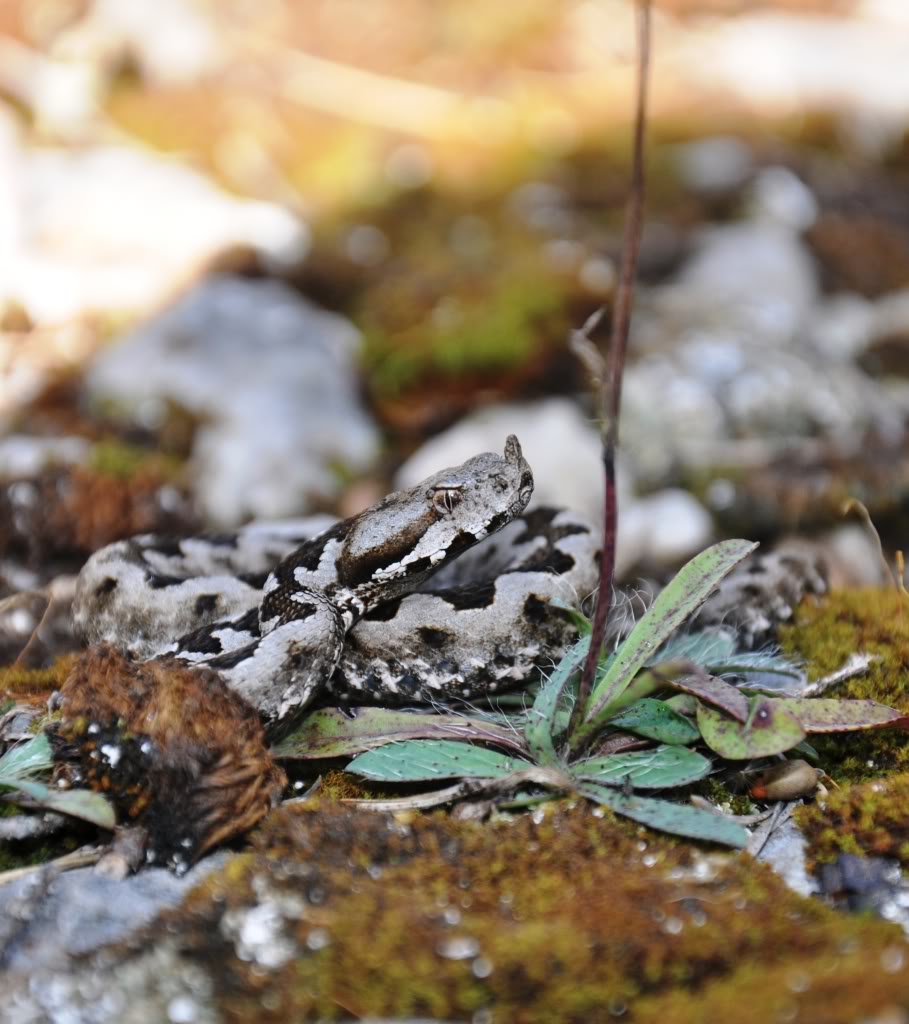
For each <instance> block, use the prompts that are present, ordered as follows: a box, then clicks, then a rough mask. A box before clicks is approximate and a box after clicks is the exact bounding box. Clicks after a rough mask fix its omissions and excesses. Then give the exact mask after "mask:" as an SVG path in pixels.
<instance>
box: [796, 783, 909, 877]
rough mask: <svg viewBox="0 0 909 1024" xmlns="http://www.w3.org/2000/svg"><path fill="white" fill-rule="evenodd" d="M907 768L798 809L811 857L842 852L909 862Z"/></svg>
mask: <svg viewBox="0 0 909 1024" xmlns="http://www.w3.org/2000/svg"><path fill="white" fill-rule="evenodd" d="M907 807H909V773H902V774H899V775H894V776H892V777H891V778H888V779H879V780H877V781H875V782H867V783H864V784H862V785H852V786H846V787H844V788H843V789H839V790H834V791H833V792H831V793H828V794H827V795H826V796H825V797H824V798H823V800H818V802H817V803H816V804H814V805H811V806H805V807H800V808H799V809H798V811H797V812H796V814H797V817H798V822H799V825H800V826H801V828H802V830H803V831H804V833H805V836H806V838H807V839H808V853H809V857H810V859H811V860H812V861H814V862H818V861H830V860H834V859H835V858H836V856H837V855H838V854H840V853H855V854H868V855H869V856H876V857H894V858H896V859H897V860H899V861H900V862H901V863H902V864H903V865H904V866H905V865H907V864H909V818H907V816H906V808H907Z"/></svg>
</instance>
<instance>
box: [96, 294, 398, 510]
mask: <svg viewBox="0 0 909 1024" xmlns="http://www.w3.org/2000/svg"><path fill="white" fill-rule="evenodd" d="M358 345H359V337H358V335H357V332H356V331H355V329H354V328H353V327H352V326H351V324H350V323H349V322H348V321H347V320H345V319H343V318H342V317H340V316H337V315H335V314H333V313H326V312H324V311H323V310H320V309H318V308H317V307H315V306H313V305H312V304H311V303H309V302H307V301H306V300H305V299H303V298H301V297H300V296H299V295H298V294H297V293H296V292H294V291H293V290H292V289H290V288H289V287H287V286H286V285H284V284H281V283H279V282H276V281H262V280H259V281H252V280H247V279H245V278H238V277H231V276H227V275H213V276H211V277H209V278H207V279H206V280H203V281H202V282H200V283H199V284H198V285H196V286H195V287H194V288H193V289H191V290H190V291H189V292H188V293H187V294H186V295H185V296H184V297H183V298H182V299H180V300H179V301H178V302H177V303H176V304H175V305H174V306H172V307H171V308H169V309H167V310H166V311H165V312H163V313H162V314H161V315H159V316H157V317H155V318H154V319H152V320H150V321H149V322H148V323H147V324H145V325H144V326H142V327H140V328H139V329H138V330H136V331H134V332H133V333H132V334H130V335H129V336H127V337H126V338H124V339H123V340H122V341H121V342H120V343H119V344H117V345H114V346H111V347H110V348H109V349H106V350H105V351H104V352H103V353H101V354H100V356H99V357H98V359H97V360H96V361H95V363H94V364H93V365H92V367H91V368H90V370H89V372H88V374H87V380H86V388H87V391H88V394H89V396H90V397H91V398H92V399H94V400H96V401H102V400H105V401H108V402H116V403H119V404H120V405H125V406H126V407H127V409H128V411H129V413H130V415H131V416H133V417H135V418H137V419H139V420H140V421H142V420H144V421H145V422H146V423H152V424H153V423H154V422H155V421H156V420H157V419H159V418H160V417H161V416H163V415H164V411H165V409H166V403H167V402H168V401H170V402H175V403H177V404H178V405H180V406H182V407H183V408H185V409H187V410H189V411H190V412H192V413H194V414H195V415H197V416H198V417H200V418H201V419H202V420H203V421H204V423H203V425H202V426H201V427H200V429H199V431H198V433H197V435H196V440H195V447H194V449H193V453H192V461H193V464H194V474H193V478H194V487H195V494H196V498H197V500H198V503H199V505H200V507H201V509H202V511H203V513H204V514H205V515H206V516H207V518H208V519H209V520H210V521H211V522H212V523H215V524H217V525H219V526H231V525H234V524H236V523H238V522H241V521H242V520H244V519H247V518H250V517H252V518H262V519H275V518H281V517H284V516H290V515H296V514H301V513H305V512H307V511H309V510H310V509H311V508H312V506H313V505H314V504H315V503H319V502H324V501H330V500H332V499H333V498H335V497H336V496H337V494H338V493H339V491H340V489H341V483H342V481H341V479H340V477H339V475H338V473H337V467H338V466H343V467H344V468H345V469H346V470H348V471H349V472H351V473H356V472H361V471H363V470H365V469H367V468H368V467H369V465H370V464H371V462H372V460H373V459H374V457H375V455H376V451H377V446H378V437H377V433H376V429H375V426H374V425H373V423H372V421H371V420H370V418H369V417H368V415H367V414H366V413H365V411H364V410H363V409H362V407H361V405H360V402H359V400H358V397H357V393H356V381H355V370H354V357H355V355H356V350H357V347H358Z"/></svg>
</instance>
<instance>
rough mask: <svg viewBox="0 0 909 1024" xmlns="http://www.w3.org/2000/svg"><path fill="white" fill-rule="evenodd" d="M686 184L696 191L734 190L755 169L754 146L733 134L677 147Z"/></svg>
mask: <svg viewBox="0 0 909 1024" xmlns="http://www.w3.org/2000/svg"><path fill="white" fill-rule="evenodd" d="M675 160H676V165H677V167H678V170H679V175H680V177H681V179H682V182H683V184H684V185H685V186H686V187H687V188H689V189H691V190H692V191H694V192H733V191H735V189H737V188H741V187H742V186H743V185H744V184H745V182H746V181H747V180H748V179H749V178H750V177H751V174H752V173H753V171H754V159H753V157H752V155H751V149H750V147H749V146H747V145H746V144H745V143H744V142H742V140H741V139H737V138H736V137H735V136H734V135H714V136H712V137H711V138H707V139H698V140H696V141H695V142H686V143H684V144H683V145H680V146H678V147H676V149H675Z"/></svg>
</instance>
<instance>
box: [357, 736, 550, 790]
mask: <svg viewBox="0 0 909 1024" xmlns="http://www.w3.org/2000/svg"><path fill="white" fill-rule="evenodd" d="M530 767H531V764H530V762H529V761H525V760H524V759H523V758H517V757H508V756H506V755H505V754H500V753H498V752H497V751H495V750H489V749H488V748H487V747H477V746H474V745H473V744H471V743H456V742H453V741H451V740H404V741H403V742H400V743H388V744H386V745H385V746H383V747H379V748H378V749H375V750H368V751H367V752H366V753H365V754H360V755H359V757H355V758H354V759H353V761H351V762H350V764H349V765H347V771H349V772H354V773H355V774H357V775H363V776H365V777H366V778H368V779H374V780H376V781H379V782H430V781H434V780H436V779H451V778H481V779H488V778H504V777H506V776H508V775H511V774H512V773H514V772H519V771H523V770H524V769H527V768H530Z"/></svg>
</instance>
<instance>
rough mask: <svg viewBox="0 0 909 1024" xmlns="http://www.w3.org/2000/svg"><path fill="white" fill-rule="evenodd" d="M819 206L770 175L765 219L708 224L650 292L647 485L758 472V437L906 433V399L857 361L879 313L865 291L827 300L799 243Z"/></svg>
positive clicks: (645, 322)
mask: <svg viewBox="0 0 909 1024" xmlns="http://www.w3.org/2000/svg"><path fill="white" fill-rule="evenodd" d="M814 206H815V204H814V200H813V196H812V194H811V192H810V190H809V189H808V188H807V187H806V186H805V185H804V184H803V183H802V182H801V181H800V180H799V179H797V178H796V177H795V176H794V175H791V174H790V172H788V171H785V170H784V169H782V168H768V169H767V170H765V171H762V172H761V175H760V176H759V178H758V179H757V180H756V182H755V189H754V200H753V203H752V218H753V219H751V220H747V221H743V222H740V223H736V224H727V225H722V226H720V227H713V228H708V229H706V230H704V231H703V232H702V233H701V235H700V238H699V241H698V243H697V246H696V248H695V251H694V253H693V255H692V256H691V258H690V259H689V260H688V262H687V263H686V264H685V265H684V266H683V267H682V269H681V271H680V272H679V274H678V275H677V276H676V278H675V280H674V281H672V282H670V283H669V284H667V285H665V286H663V287H658V288H654V289H651V291H650V292H649V294H644V295H642V298H641V301H640V303H639V312H638V314H637V316H636V321H635V323H634V325H633V338H632V346H631V352H632V357H633V356H634V354H635V353H637V354H638V359H637V361H636V362H634V363H633V364H632V365H631V366H629V367H628V369H627V371H626V376H625V388H624V399H623V406H622V416H623V421H622V435H623V443H624V446H625V452H626V455H627V456H629V457H630V458H631V459H632V460H633V466H634V468H635V470H636V472H637V473H638V474H639V475H640V476H641V477H642V478H643V480H644V481H646V482H647V483H648V484H649V485H651V486H661V485H665V484H666V483H667V482H670V481H672V480H679V479H687V478H690V476H691V474H692V473H694V474H695V475H699V474H704V473H709V472H710V471H712V470H713V469H714V468H716V467H717V466H719V465H723V464H725V465H731V464H732V465H739V466H740V468H742V469H748V466H749V463H751V462H753V460H754V458H755V457H757V458H760V455H759V453H756V452H754V451H752V452H750V453H745V452H744V451H743V450H742V445H743V444H745V443H746V442H747V443H751V444H755V443H757V439H758V438H761V439H764V441H763V442H762V443H763V444H764V445H765V449H766V452H765V454H766V455H767V456H773V455H775V454H777V453H776V452H775V449H776V447H777V446H779V445H780V444H786V445H789V446H795V445H796V444H797V442H798V441H799V440H800V439H801V440H803V441H804V440H808V439H828V440H829V439H836V440H838V441H840V440H842V441H845V442H846V443H848V444H852V445H854V444H855V442H856V440H857V439H858V438H860V437H861V436H862V434H863V433H864V432H866V431H869V430H874V431H877V432H879V433H880V434H881V436H883V437H887V438H891V439H896V438H899V437H901V436H902V432H903V429H904V427H903V424H904V418H905V411H906V407H907V402H906V401H904V400H903V399H902V398H900V397H899V396H897V395H893V394H890V393H884V392H882V390H881V389H880V387H879V386H878V385H877V384H876V383H875V382H874V381H872V380H871V379H869V378H868V376H867V375H866V374H865V373H863V372H862V370H861V369H860V368H859V367H858V366H856V365H855V363H854V361H853V357H854V355H855V354H856V353H857V352H860V351H862V349H863V348H864V346H865V344H866V341H867V337H868V332H869V330H870V329H871V326H870V325H871V323H872V321H873V319H874V316H875V314H874V312H873V310H871V309H869V307H868V305H867V304H866V303H864V304H863V302H862V300H861V299H857V298H854V297H848V296H847V297H838V299H837V300H836V301H834V300H824V301H823V302H821V300H820V294H819V287H818V281H817V274H816V271H815V267H814V264H813V261H812V259H811V257H810V255H809V252H808V250H807V248H806V247H805V245H804V244H803V242H802V240H801V237H800V231H801V230H802V228H803V227H804V226H805V224H806V223H807V222H808V221H809V220H810V218H811V217H813V215H814ZM724 449H725V450H724ZM733 449H735V450H733ZM746 454H747V457H746Z"/></svg>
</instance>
